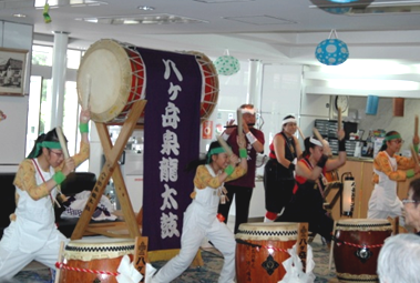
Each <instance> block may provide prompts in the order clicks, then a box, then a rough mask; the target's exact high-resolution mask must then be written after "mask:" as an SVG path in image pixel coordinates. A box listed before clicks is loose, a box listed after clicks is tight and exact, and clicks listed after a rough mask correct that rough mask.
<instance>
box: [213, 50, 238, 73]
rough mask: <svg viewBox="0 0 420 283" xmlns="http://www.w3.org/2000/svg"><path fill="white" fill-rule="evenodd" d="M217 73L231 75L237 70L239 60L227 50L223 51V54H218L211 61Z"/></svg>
mask: <svg viewBox="0 0 420 283" xmlns="http://www.w3.org/2000/svg"><path fill="white" fill-rule="evenodd" d="M213 64H214V66H215V67H216V71H217V73H218V74H219V75H224V76H231V75H234V74H236V73H237V72H239V69H240V68H241V65H240V63H239V60H238V59H236V58H235V57H233V56H230V55H229V51H228V50H226V51H225V55H223V56H220V57H219V58H217V59H216V60H215V61H214V62H213Z"/></svg>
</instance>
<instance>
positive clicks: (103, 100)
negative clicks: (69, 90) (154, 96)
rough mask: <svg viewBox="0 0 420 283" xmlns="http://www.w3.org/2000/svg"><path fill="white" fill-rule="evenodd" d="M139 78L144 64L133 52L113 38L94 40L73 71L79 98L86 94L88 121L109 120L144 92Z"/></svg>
mask: <svg viewBox="0 0 420 283" xmlns="http://www.w3.org/2000/svg"><path fill="white" fill-rule="evenodd" d="M139 76H140V79H139V78H138V77H139ZM143 78H144V64H143V62H142V60H141V57H140V55H139V54H138V53H137V52H136V51H134V50H132V49H129V48H128V47H126V46H124V45H123V44H122V43H120V42H118V41H115V40H111V39H103V40H100V41H97V42H95V43H94V44H92V45H91V46H90V47H89V49H88V50H87V51H86V53H85V54H84V56H83V59H82V62H81V64H80V67H79V70H78V72H77V92H78V95H79V101H80V102H82V101H83V99H84V97H86V95H88V93H90V95H89V105H90V110H91V116H92V120H93V121H96V122H110V121H112V120H113V119H114V118H116V117H117V116H118V115H120V113H121V112H123V110H124V109H125V108H126V105H127V104H128V103H129V102H130V101H133V100H137V99H139V97H138V96H143V95H144V94H143V93H142V92H143V89H144V87H143V83H144V79H143ZM133 92H135V93H134V94H133ZM135 96H136V97H135Z"/></svg>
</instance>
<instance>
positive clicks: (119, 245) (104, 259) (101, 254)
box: [59, 239, 134, 283]
mask: <svg viewBox="0 0 420 283" xmlns="http://www.w3.org/2000/svg"><path fill="white" fill-rule="evenodd" d="M124 255H129V256H130V260H133V255H134V241H130V240H129V239H109V240H108V239H106V240H105V241H98V242H91V241H86V240H76V241H72V242H70V243H69V244H67V245H66V247H65V249H64V256H63V258H64V259H63V264H64V265H65V266H66V267H67V268H62V269H61V271H60V281H59V282H60V283H79V282H101V283H118V282H117V280H116V277H115V275H111V274H95V273H91V272H88V271H100V272H103V273H106V272H110V273H117V269H118V266H119V265H120V262H121V259H122V257H123V256H124ZM69 269H71V270H69ZM78 269H84V271H79V270H78ZM95 280H96V281H95Z"/></svg>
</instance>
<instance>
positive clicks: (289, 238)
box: [236, 223, 298, 283]
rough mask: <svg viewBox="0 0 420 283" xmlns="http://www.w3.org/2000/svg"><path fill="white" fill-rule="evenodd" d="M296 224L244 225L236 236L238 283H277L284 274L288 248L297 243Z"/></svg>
mask: <svg viewBox="0 0 420 283" xmlns="http://www.w3.org/2000/svg"><path fill="white" fill-rule="evenodd" d="M297 236H298V224H297V223H244V224H241V225H240V226H239V230H238V233H237V234H236V240H237V245H236V280H237V282H238V283H245V282H253V283H254V282H266V283H271V282H272V283H277V282H278V281H280V280H281V279H282V278H283V277H284V275H285V274H286V270H285V269H284V267H283V261H285V260H286V259H288V258H289V257H290V255H289V254H288V253H287V249H290V248H292V247H293V245H294V244H295V243H296V241H297Z"/></svg>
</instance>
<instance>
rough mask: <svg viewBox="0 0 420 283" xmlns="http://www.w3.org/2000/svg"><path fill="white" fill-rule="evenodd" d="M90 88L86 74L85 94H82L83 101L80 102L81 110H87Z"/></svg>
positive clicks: (90, 80)
mask: <svg viewBox="0 0 420 283" xmlns="http://www.w3.org/2000/svg"><path fill="white" fill-rule="evenodd" d="M91 86H92V79H91V77H90V74H87V75H86V89H85V93H84V96H83V101H82V108H83V110H87V109H88V108H89V98H90V90H91Z"/></svg>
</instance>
